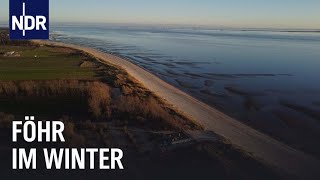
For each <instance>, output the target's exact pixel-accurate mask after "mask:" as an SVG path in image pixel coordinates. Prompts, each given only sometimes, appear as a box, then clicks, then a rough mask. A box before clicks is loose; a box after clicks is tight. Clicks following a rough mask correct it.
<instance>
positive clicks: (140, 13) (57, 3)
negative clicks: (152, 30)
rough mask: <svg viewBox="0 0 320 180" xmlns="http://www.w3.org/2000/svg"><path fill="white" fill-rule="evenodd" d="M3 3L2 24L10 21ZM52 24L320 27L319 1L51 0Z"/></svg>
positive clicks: (5, 1)
mask: <svg viewBox="0 0 320 180" xmlns="http://www.w3.org/2000/svg"><path fill="white" fill-rule="evenodd" d="M8 1H9V0H0V21H1V22H3V21H7V19H8V6H9V5H8ZM50 16H51V17H50V19H51V22H95V23H101V22H103V23H138V24H188V25H210V26H219V27H220V26H225V27H258V28H263V27H270V28H318V29H319V28H320V0H50Z"/></svg>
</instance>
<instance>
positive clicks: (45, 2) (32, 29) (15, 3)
mask: <svg viewBox="0 0 320 180" xmlns="http://www.w3.org/2000/svg"><path fill="white" fill-rule="evenodd" d="M9 23H10V39H12V40H19V39H21V40H23V39H49V0H10V22H9Z"/></svg>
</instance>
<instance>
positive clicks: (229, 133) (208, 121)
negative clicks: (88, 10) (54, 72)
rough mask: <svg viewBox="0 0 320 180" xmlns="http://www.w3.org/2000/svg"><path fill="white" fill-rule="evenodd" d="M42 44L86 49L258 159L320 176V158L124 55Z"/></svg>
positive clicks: (295, 173) (292, 172) (279, 167)
mask: <svg viewBox="0 0 320 180" xmlns="http://www.w3.org/2000/svg"><path fill="white" fill-rule="evenodd" d="M33 42H35V43H38V44H43V45H51V46H60V47H68V48H73V49H77V50H80V51H84V52H85V53H88V54H90V55H92V56H94V57H96V58H97V59H100V60H101V61H104V62H107V63H110V64H113V65H115V66H119V67H121V68H123V69H124V70H126V71H127V72H128V73H129V74H130V75H131V76H133V77H134V78H135V79H137V80H138V81H139V82H140V83H141V84H142V85H144V86H145V87H146V88H147V89H149V90H150V91H152V92H154V93H155V94H156V95H157V96H159V97H160V98H162V99H163V100H164V101H165V102H166V103H168V104H169V105H172V106H173V107H174V109H176V110H177V111H179V112H181V113H183V114H184V115H185V116H187V117H189V118H190V119H192V120H193V121H195V122H196V123H198V124H199V125H201V126H202V127H204V129H205V130H208V131H213V132H215V133H217V134H219V135H221V136H222V137H224V138H225V139H227V140H228V141H229V142H230V143H231V144H233V145H234V146H236V147H238V148H240V149H242V150H243V151H245V152H247V153H248V154H250V155H251V156H253V157H254V158H255V159H257V160H259V161H261V162H263V163H265V164H267V165H269V166H271V167H273V168H274V169H275V170H277V171H279V172H280V173H284V174H288V175H292V176H295V177H297V178H298V179H312V178H315V177H320V171H319V169H318V168H319V167H320V161H319V160H318V159H316V158H314V157H312V156H310V155H307V154H305V153H303V152H301V151H298V150H295V149H293V148H291V147H289V146H287V145H285V144H283V143H281V142H279V141H276V140H274V139H273V138H271V137H269V136H267V135H265V134H263V133H260V132H258V131H256V130H254V129H253V128H251V127H249V126H247V125H244V124H242V123H241V122H239V121H237V120H235V119H233V118H231V117H229V116H228V115H226V114H224V113H222V112H220V111H218V110H216V109H215V108H213V107H210V106H208V105H206V104H205V103H203V102H200V101H199V100H197V99H195V98H193V97H191V96H190V95H188V94H186V93H184V92H182V91H181V90H179V89H177V88H175V87H173V86H172V85H169V84H168V83H166V82H164V81H163V80H161V79H160V78H158V77H157V76H155V75H153V74H152V73H150V72H148V71H147V70H145V69H143V68H141V67H138V66H136V65H134V64H133V63H131V62H129V61H127V60H125V59H122V58H120V57H117V56H114V55H111V54H107V53H103V52H100V51H98V50H95V49H92V48H88V47H82V46H77V45H72V44H65V43H59V42H52V41H33Z"/></svg>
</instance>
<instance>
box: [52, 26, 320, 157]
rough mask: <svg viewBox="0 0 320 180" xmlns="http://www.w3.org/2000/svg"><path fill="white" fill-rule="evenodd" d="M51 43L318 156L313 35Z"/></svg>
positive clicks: (117, 35) (90, 37)
mask: <svg viewBox="0 0 320 180" xmlns="http://www.w3.org/2000/svg"><path fill="white" fill-rule="evenodd" d="M50 38H51V40H52V41H58V42H65V43H73V44H77V45H83V46H88V47H92V48H95V49H97V50H100V51H103V52H106V53H111V54H114V55H117V56H120V57H122V58H125V59H127V60H128V61H131V62H132V63H134V64H136V65H138V66H140V67H142V68H144V69H146V70H147V71H150V72H152V73H153V74H155V75H156V76H158V77H159V78H161V79H163V80H164V81H166V82H168V83H169V84H172V85H173V86H175V87H177V88H179V89H180V90H182V91H184V92H186V93H188V94H190V95H191V96H193V97H195V98H197V99H199V100H201V101H203V102H205V103H206V104H208V105H210V106H212V107H214V108H217V109H219V110H220V111H222V112H224V113H226V114H228V115H229V116H231V117H234V118H235V119H237V120H239V121H241V122H243V123H245V124H247V125H249V126H252V127H254V128H255V129H258V130H260V131H261V132H263V133H265V134H268V135H270V136H272V137H274V138H275V139H278V140H280V141H282V142H284V143H287V144H289V145H291V146H293V147H295V148H298V149H302V150H304V151H306V152H308V153H311V154H314V155H316V156H320V143H319V138H320V31H318V30H279V29H231V28H230V29H228V28H221V29H219V28H204V27H175V26H151V25H150V26H149V25H148V26H139V25H118V24H103V25H101V24H57V25H54V26H52V27H51V36H50Z"/></svg>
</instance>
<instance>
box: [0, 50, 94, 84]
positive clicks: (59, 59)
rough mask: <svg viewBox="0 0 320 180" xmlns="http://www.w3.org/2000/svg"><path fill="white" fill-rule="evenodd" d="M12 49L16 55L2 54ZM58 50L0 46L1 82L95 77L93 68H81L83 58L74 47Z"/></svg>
mask: <svg viewBox="0 0 320 180" xmlns="http://www.w3.org/2000/svg"><path fill="white" fill-rule="evenodd" d="M12 51H15V52H16V53H17V54H19V57H8V56H5V54H6V53H8V52H12ZM59 51H60V49H59V48H53V47H37V48H35V47H32V46H1V45H0V81H11V80H52V79H93V78H96V77H97V74H96V68H82V67H80V64H81V63H82V62H83V59H84V57H83V55H82V54H81V53H79V52H76V51H74V50H69V52H59ZM66 53H67V54H68V55H67V56H66Z"/></svg>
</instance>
